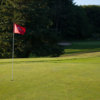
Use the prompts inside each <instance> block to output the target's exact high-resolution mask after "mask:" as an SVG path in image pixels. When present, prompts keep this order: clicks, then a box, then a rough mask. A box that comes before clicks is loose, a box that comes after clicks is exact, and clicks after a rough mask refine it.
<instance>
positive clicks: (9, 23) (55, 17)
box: [0, 0, 100, 58]
mask: <svg viewBox="0 0 100 100" xmlns="http://www.w3.org/2000/svg"><path fill="white" fill-rule="evenodd" d="M99 15H100V6H77V5H75V4H74V2H73V0H0V58H11V54H12V34H13V23H17V24H19V25H22V26H25V27H26V29H27V32H26V34H25V35H24V36H21V35H18V34H15V57H29V56H59V55H60V54H61V53H63V48H62V47H61V46H59V45H58V44H57V43H58V42H60V41H69V40H82V39H99V38H100V29H99V26H100V25H99V24H100V20H99Z"/></svg>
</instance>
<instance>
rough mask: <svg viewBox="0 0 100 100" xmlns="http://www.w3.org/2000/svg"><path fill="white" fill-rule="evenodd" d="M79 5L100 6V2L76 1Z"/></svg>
mask: <svg viewBox="0 0 100 100" xmlns="http://www.w3.org/2000/svg"><path fill="white" fill-rule="evenodd" d="M74 2H75V3H76V4H77V5H100V0H74Z"/></svg>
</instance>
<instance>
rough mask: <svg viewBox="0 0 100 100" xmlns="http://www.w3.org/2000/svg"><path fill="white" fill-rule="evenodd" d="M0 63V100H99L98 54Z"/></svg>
mask: <svg viewBox="0 0 100 100" xmlns="http://www.w3.org/2000/svg"><path fill="white" fill-rule="evenodd" d="M11 68H12V64H11V59H1V60H0V100H100V95H99V94H100V52H95V53H85V54H80V55H77V56H75V55H74V56H68V57H58V58H27V59H15V64H14V81H11V71H12V70H11Z"/></svg>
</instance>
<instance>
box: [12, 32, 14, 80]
mask: <svg viewBox="0 0 100 100" xmlns="http://www.w3.org/2000/svg"><path fill="white" fill-rule="evenodd" d="M13 67H14V33H13V40H12V81H13V80H14V71H13Z"/></svg>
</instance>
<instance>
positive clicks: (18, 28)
mask: <svg viewBox="0 0 100 100" xmlns="http://www.w3.org/2000/svg"><path fill="white" fill-rule="evenodd" d="M25 32H26V28H25V27H22V26H20V25H17V24H14V30H13V33H15V34H21V35H24V34H25Z"/></svg>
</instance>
